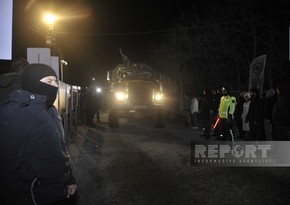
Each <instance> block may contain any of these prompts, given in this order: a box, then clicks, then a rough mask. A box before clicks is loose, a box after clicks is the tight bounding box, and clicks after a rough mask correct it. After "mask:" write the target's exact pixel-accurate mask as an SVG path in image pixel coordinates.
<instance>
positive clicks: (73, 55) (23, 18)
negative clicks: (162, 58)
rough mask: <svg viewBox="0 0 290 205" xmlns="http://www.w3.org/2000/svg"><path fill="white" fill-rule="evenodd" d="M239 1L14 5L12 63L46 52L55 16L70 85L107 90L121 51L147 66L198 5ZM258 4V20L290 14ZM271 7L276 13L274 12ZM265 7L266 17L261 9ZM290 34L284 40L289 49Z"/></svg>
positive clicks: (60, 0)
mask: <svg viewBox="0 0 290 205" xmlns="http://www.w3.org/2000/svg"><path fill="white" fill-rule="evenodd" d="M238 1H239V0H228V1H227V0H223V1H214V0H212V1H210V0H207V1H199V0H146V1H142V0H21V1H20V0H14V16H13V24H14V25H13V58H17V57H26V48H27V47H45V34H46V30H47V25H45V24H44V22H43V20H42V15H43V13H44V12H45V11H49V10H51V11H52V12H54V13H55V14H57V15H59V16H61V19H59V20H58V21H57V22H56V24H55V30H56V40H57V41H56V43H57V49H58V56H60V58H62V59H65V60H67V61H68V64H69V65H68V66H67V67H66V68H65V69H64V79H65V82H67V83H70V84H76V85H84V84H86V83H87V82H89V80H90V79H92V78H93V77H95V78H96V80H97V82H100V83H101V84H103V83H105V82H106V71H107V70H110V69H113V68H114V67H115V66H116V65H117V64H119V63H122V58H121V55H120V52H119V48H122V51H123V53H124V54H125V55H127V56H128V57H129V58H130V59H131V60H132V61H134V62H145V63H146V59H147V57H148V55H150V51H151V50H152V48H154V47H155V46H157V45H158V44H159V43H160V42H161V40H162V39H163V38H164V37H165V36H166V35H167V34H168V32H166V31H168V30H169V29H172V28H175V23H176V22H179V21H180V19H181V18H182V15H183V14H186V13H187V12H190V11H192V6H193V5H194V6H196V8H197V11H198V12H199V10H198V8H199V6H200V5H201V4H202V5H203V7H205V8H207V7H209V8H210V7H214V6H215V5H217V4H221V2H222V3H223V5H225V7H227V6H231V7H233V6H235V5H236V4H235V2H238ZM249 2H252V1H250V0H249ZM253 2H255V4H256V5H258V6H257V8H258V9H257V10H256V11H255V12H256V13H257V14H256V15H257V16H263V15H272V14H275V13H276V12H279V11H280V9H279V8H280V7H282V8H283V10H284V11H288V10H287V7H289V3H288V1H287V0H277V1H271V0H265V1H262V0H260V1H253ZM258 2H260V3H262V4H261V6H259V3H258ZM269 2H270V4H269ZM253 4H254V3H253ZM272 4H273V5H275V6H276V7H273V8H272V7H271V6H269V5H272ZM265 5H266V8H264V9H266V10H265V12H264V11H263V9H259V8H260V7H261V8H262V7H265ZM269 7H271V8H269ZM277 8H278V9H277ZM211 11H212V12H215V11H214V9H212V10H211ZM225 12H226V8H225ZM198 15H199V16H200V18H203V17H204V18H205V17H207V15H208V14H207V12H204V11H203V12H202V13H199V14H198ZM282 17H284V16H282ZM234 20H235V19H234ZM279 21H280V20H279ZM214 23H216V22H211V24H214ZM197 24H199V22H197ZM201 25H202V24H201ZM288 27H289V25H287V22H286V23H285V25H284V26H283V29H286V30H287V32H288ZM159 31H160V32H159ZM278 32H280V31H278ZM287 32H284V33H285V34H286V35H284V36H283V37H285V40H284V41H285V45H286V44H287V46H288V43H289V42H286V41H288V34H287Z"/></svg>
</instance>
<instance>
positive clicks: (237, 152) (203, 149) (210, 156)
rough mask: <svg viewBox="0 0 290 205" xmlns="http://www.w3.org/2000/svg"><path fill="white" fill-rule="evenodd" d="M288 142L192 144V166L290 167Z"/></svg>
mask: <svg viewBox="0 0 290 205" xmlns="http://www.w3.org/2000/svg"><path fill="white" fill-rule="evenodd" d="M289 150H290V143H289V142H286V143H285V142H267V141H253V142H249V141H247V142H244V141H241V142H236V143H235V145H233V144H231V142H208V141H205V142H200V141H199V142H192V143H191V164H192V165H198V164H202V165H216V166H290V155H289V154H290V153H289Z"/></svg>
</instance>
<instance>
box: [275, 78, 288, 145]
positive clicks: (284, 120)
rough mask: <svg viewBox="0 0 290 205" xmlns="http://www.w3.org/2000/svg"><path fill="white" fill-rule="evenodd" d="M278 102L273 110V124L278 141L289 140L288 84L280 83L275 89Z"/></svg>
mask: <svg viewBox="0 0 290 205" xmlns="http://www.w3.org/2000/svg"><path fill="white" fill-rule="evenodd" d="M276 92H277V95H278V100H277V103H276V105H275V106H274V109H273V117H272V120H273V124H274V126H275V131H276V134H277V138H278V140H279V141H288V140H290V84H289V83H288V82H283V83H280V84H279V85H278V86H277V89H276Z"/></svg>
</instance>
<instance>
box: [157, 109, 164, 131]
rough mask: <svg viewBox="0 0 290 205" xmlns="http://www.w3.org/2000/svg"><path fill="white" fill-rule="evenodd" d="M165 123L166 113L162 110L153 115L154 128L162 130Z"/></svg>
mask: <svg viewBox="0 0 290 205" xmlns="http://www.w3.org/2000/svg"><path fill="white" fill-rule="evenodd" d="M165 122H166V112H165V111H164V110H159V111H156V113H155V128H164V126H165Z"/></svg>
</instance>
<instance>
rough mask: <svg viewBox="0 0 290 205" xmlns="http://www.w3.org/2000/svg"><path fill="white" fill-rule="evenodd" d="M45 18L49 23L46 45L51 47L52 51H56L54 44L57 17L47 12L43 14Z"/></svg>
mask: <svg viewBox="0 0 290 205" xmlns="http://www.w3.org/2000/svg"><path fill="white" fill-rule="evenodd" d="M43 20H44V22H45V23H46V24H47V25H48V31H47V35H46V45H47V46H48V47H49V48H50V49H51V52H52V53H54V46H55V44H56V38H55V29H54V24H55V22H56V20H57V17H56V16H55V15H53V14H51V13H47V14H45V15H44V16H43Z"/></svg>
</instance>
